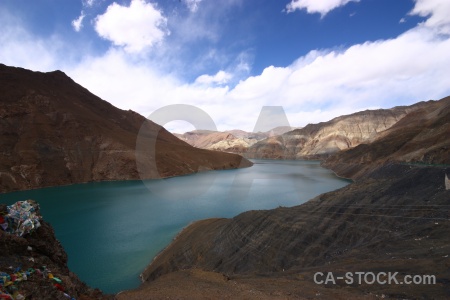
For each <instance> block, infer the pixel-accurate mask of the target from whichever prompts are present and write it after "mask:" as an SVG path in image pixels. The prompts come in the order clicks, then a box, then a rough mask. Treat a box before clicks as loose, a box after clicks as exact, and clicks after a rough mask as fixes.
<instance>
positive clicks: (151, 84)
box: [0, 0, 450, 132]
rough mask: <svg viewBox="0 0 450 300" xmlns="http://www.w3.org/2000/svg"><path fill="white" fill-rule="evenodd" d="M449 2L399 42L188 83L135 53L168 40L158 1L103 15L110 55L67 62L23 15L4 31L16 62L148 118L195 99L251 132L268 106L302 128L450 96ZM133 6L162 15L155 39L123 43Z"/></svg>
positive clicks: (433, 2)
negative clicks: (54, 72)
mask: <svg viewBox="0 0 450 300" xmlns="http://www.w3.org/2000/svg"><path fill="white" fill-rule="evenodd" d="M447 3H448V2H446V0H441V1H437V0H417V1H416V3H415V6H414V8H413V10H412V11H411V12H410V13H409V14H411V15H420V16H426V17H427V19H426V20H425V21H424V22H423V23H420V24H418V25H417V26H416V27H414V28H413V29H411V30H408V31H406V32H404V33H403V34H400V35H399V36H397V37H395V38H392V39H388V40H378V41H373V42H365V43H361V44H355V45H353V46H350V47H348V48H346V49H342V50H330V49H322V50H312V51H310V52H309V53H308V54H307V55H304V56H301V57H299V58H298V59H297V60H296V61H294V62H292V64H290V65H289V66H286V67H275V66H268V67H267V68H265V69H264V71H263V72H262V73H261V74H257V75H255V76H250V77H248V76H244V77H242V74H238V71H237V70H238V69H239V68H236V70H217V72H216V73H214V72H213V73H210V74H203V75H201V76H198V77H197V78H196V79H194V80H193V81H192V82H187V81H185V80H182V79H180V77H179V76H178V75H177V74H174V73H166V72H163V71H162V70H161V69H160V68H158V64H157V63H158V62H157V61H155V60H153V59H151V58H145V57H144V58H143V57H141V56H136V55H134V54H135V52H134V51H132V50H136V51H138V50H141V49H145V47H151V45H154V43H156V42H161V43H163V42H164V35H165V33H164V31H163V30H162V29H160V28H159V27H158V26H156V25H155V24H157V23H158V22H157V21H158V20H162V21H163V23H164V22H165V20H166V19H165V17H164V16H163V14H162V13H161V11H159V10H158V9H157V7H155V6H153V5H152V4H147V3H145V2H143V1H136V0H135V1H133V2H132V4H131V5H130V6H129V7H125V6H119V5H117V4H116V5H115V6H112V7H113V9H114V10H116V9H117V11H114V10H113V13H111V9H112V8H111V6H110V8H108V10H107V11H106V13H105V14H103V15H102V16H105V15H106V16H108V18H110V19H108V18H107V19H106V20H107V21H105V23H104V24H107V25H108V26H106V28H109V30H110V34H111V36H110V39H111V42H112V43H113V44H114V45H117V44H119V45H121V46H112V47H111V48H110V49H109V50H108V51H107V52H106V53H104V54H100V55H94V54H90V55H89V54H87V55H85V56H84V57H83V59H82V60H81V61H79V62H77V63H72V64H68V65H67V64H65V65H62V64H61V62H62V61H64V60H63V57H64V56H63V55H62V54H61V51H58V50H57V47H56V48H55V47H53V48H51V47H50V45H52V44H51V43H52V42H53V40H54V39H57V37H53V38H52V40H41V39H39V38H36V37H35V36H33V35H32V34H30V33H29V32H27V31H26V30H25V29H23V26H21V24H20V22H18V21H17V20H16V21H12V20H9V21H8V20H7V19H5V18H0V25H1V26H2V28H4V34H3V35H1V36H0V59H1V61H2V62H3V63H6V64H9V65H14V66H22V67H27V68H31V69H37V70H49V69H63V70H64V71H65V72H66V73H67V74H68V75H69V76H71V77H72V78H73V79H74V80H75V81H77V82H78V83H80V84H81V85H83V86H85V87H86V88H88V89H89V90H90V91H91V92H93V93H95V94H97V95H98V96H100V97H101V98H103V99H105V100H107V101H109V102H111V103H112V104H114V105H116V106H118V107H120V108H122V109H132V110H135V111H137V112H139V113H141V114H143V115H146V116H147V115H149V114H150V113H152V112H153V111H155V110H156V109H158V108H161V107H162V106H164V105H169V104H180V103H182V104H190V105H195V106H197V107H199V108H201V109H203V110H205V111H206V112H207V113H209V114H210V115H211V117H212V118H213V120H214V121H215V122H216V124H217V127H218V129H219V130H227V129H234V128H240V129H244V130H248V131H251V130H253V128H254V125H255V123H256V120H257V118H258V115H259V112H260V110H261V107H262V106H266V105H281V106H283V107H284V109H285V111H286V113H287V116H288V118H289V121H290V123H291V125H292V126H304V125H306V124H307V123H317V122H321V121H326V120H329V119H331V118H333V117H336V116H339V115H342V114H346V113H352V112H355V111H358V110H363V109H367V108H379V107H385V108H388V107H392V106H394V105H407V104H412V103H414V102H416V101H421V100H427V99H439V98H441V97H444V96H448V95H450V82H449V80H448V70H449V67H448V66H450V35H449V34H446V32H447V33H448V31H447V30H448V28H449V26H450V14H444V13H443V12H442V10H446V11H449V10H448V9H447V7H448V4H447ZM133 5H138V6H139V7H140V8H141V10H142V9H143V10H147V12H142V11H140V12H139V13H138V14H141V13H142V14H145V13H148V14H149V15H150V16H152V17H151V20H152V22H150V23H148V25H149V26H150V27H151V28H152V30H162V31H161V32H162V33H159V35H158V34H157V35H151V36H152V38H151V42H145V41H147V40H146V39H144V40H143V41H142V40H140V39H139V38H137V37H134V38H130V40H125V41H122V40H121V39H122V38H124V35H125V32H126V31H125V30H122V29H121V28H120V26H117V24H120V22H121V21H117V20H118V19H119V16H118V15H116V13H117V12H126V13H128V14H129V15H131V14H133V13H135V12H136V11H135V10H134V9H135V7H133ZM136 13H137V12H136ZM111 16H114V17H111ZM124 16H125V13H124V15H121V16H120V18H122V17H124ZM124 18H125V20H126V18H127V17H124ZM137 19H139V18H137ZM122 20H123V19H122ZM133 22H134V21H133ZM138 23H139V24H140V22H138ZM133 24H137V23H133ZM136 26H137V25H136ZM111 28H114V29H117V28H118V29H117V30H118V31H117V32H119V33H121V34H118V33H117V32H115V33H112V31H111ZM155 28H156V29H155ZM148 32H153V31H145V33H148ZM99 34H100V32H99ZM116 34H118V35H117V36H116ZM122 34H123V36H122ZM155 36H156V37H155ZM136 40H137V41H136ZM120 41H122V42H120ZM21 49H22V50H21ZM25 49H35V50H36V51H33V52H30V51H26V50H25ZM49 49H52V50H51V51H50V50H49ZM243 65H245V63H243ZM245 67H246V68H248V66H245ZM211 74H212V75H211ZM232 81H233V82H235V84H231V83H230V82H232ZM171 126H172V127H171ZM168 128H169V129H171V130H173V131H177V132H182V131H184V130H183V127H181V126H180V125H173V124H172V125H170V124H169V125H168Z"/></svg>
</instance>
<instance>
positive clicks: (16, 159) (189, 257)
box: [0, 65, 450, 299]
mask: <svg viewBox="0 0 450 300" xmlns="http://www.w3.org/2000/svg"><path fill="white" fill-rule="evenodd" d="M0 81H1V83H2V84H1V85H0V91H1V94H0V100H1V102H0V104H1V106H0V116H1V119H0V126H1V127H0V129H1V132H2V137H3V138H2V140H1V142H0V145H1V147H2V152H1V153H0V167H1V169H0V172H1V173H0V187H1V192H7V191H12V190H23V189H30V188H38V187H43V186H52V185H53V186H54V185H62V184H69V183H76V182H86V181H97V180H122V179H136V178H139V170H138V168H137V166H136V151H135V148H136V140H137V139H138V134H139V132H140V130H141V128H142V125H143V124H144V123H145V119H144V118H143V117H142V116H140V115H138V114H137V113H134V112H131V111H123V110H119V109H117V108H115V107H113V106H112V105H110V104H108V103H107V102H105V101H103V100H101V99H99V98H97V97H96V96H94V95H92V94H91V93H89V91H87V90H86V89H84V88H83V87H81V86H79V85H77V84H76V83H75V82H73V81H72V80H71V79H70V78H69V77H67V76H66V75H65V74H64V73H62V72H59V71H56V72H51V73H37V72H31V71H27V70H24V69H17V68H11V67H6V66H4V65H0ZM144 128H146V129H148V130H147V131H144V134H143V137H142V136H141V138H143V140H144V141H152V140H153V141H155V147H156V148H155V149H156V154H155V157H151V159H148V160H147V161H146V163H152V159H155V160H154V161H156V164H157V168H156V169H157V174H155V173H152V172H150V173H148V174H147V175H148V176H146V178H155V177H158V176H159V177H166V176H174V175H181V174H187V173H192V172H197V171H201V170H207V169H226V168H235V167H244V166H250V165H251V163H250V162H249V161H247V160H246V159H242V158H241V157H240V156H239V155H236V154H229V153H223V152H219V151H209V150H202V149H198V148H195V147H193V146H191V145H188V144H187V143H186V142H184V141H181V140H179V139H178V138H176V137H174V136H173V135H172V134H170V133H168V132H167V131H165V130H164V129H162V128H161V127H160V126H159V125H156V124H154V123H151V122H147V123H145V124H144ZM141 133H142V131H141ZM214 134H215V135H216V137H218V135H217V134H216V133H214ZM227 134H231V133H227ZM235 134H236V135H237V134H238V133H235ZM449 134H450V97H447V98H444V99H441V100H439V101H427V102H420V103H418V104H415V105H412V106H409V107H398V108H393V109H390V110H377V111H365V112H360V113H355V114H352V115H349V116H343V117H339V118H336V119H333V120H331V121H329V122H324V123H320V124H316V125H308V126H306V127H304V128H302V129H297V130H294V131H291V132H287V133H284V134H282V135H279V136H276V137H269V138H268V139H266V140H261V141H259V142H257V143H255V144H254V145H253V146H250V148H249V149H250V150H249V151H250V152H247V153H251V151H252V150H251V149H252V148H253V147H256V148H254V149H257V150H255V152H254V153H257V154H258V153H259V154H263V155H262V157H272V158H301V157H304V156H305V157H320V158H321V159H322V164H323V166H325V167H327V168H330V169H331V170H333V171H334V172H336V174H337V175H339V176H343V177H346V178H351V179H353V180H354V182H353V183H351V184H349V185H347V186H346V187H344V188H341V189H339V190H336V191H333V192H329V193H325V194H322V195H319V196H317V197H316V198H314V199H311V200H310V201H308V202H307V203H305V204H303V205H300V206H295V207H290V208H286V207H279V208H277V209H273V210H265V211H248V212H245V213H242V214H240V215H238V216H236V217H234V218H232V219H208V220H201V221H198V222H195V223H194V224H192V225H190V226H188V227H187V228H186V229H184V230H183V231H182V232H181V233H180V234H179V235H178V236H177V238H176V239H175V240H174V241H173V243H172V244H171V245H169V246H168V247H167V248H166V249H165V250H164V251H163V252H162V253H160V254H159V255H158V256H157V257H156V258H155V259H154V260H153V261H152V262H151V263H150V262H149V263H150V264H149V265H148V266H147V268H146V269H145V271H144V272H143V273H142V280H143V283H142V285H141V286H140V287H139V288H138V289H136V290H131V291H123V292H121V293H119V294H118V295H115V296H109V295H103V294H102V293H101V292H100V291H98V290H92V289H91V288H89V287H87V286H86V285H85V284H84V283H82V282H81V281H80V280H79V279H78V278H77V276H76V275H75V274H73V273H71V272H70V270H69V269H68V268H67V255H66V253H65V252H64V249H63V248H62V247H61V245H60V244H59V242H58V241H57V240H56V239H55V237H54V233H53V229H52V228H51V227H50V225H49V224H47V223H46V222H45V220H42V222H41V224H42V226H41V227H40V228H37V229H36V230H35V231H34V232H32V233H31V234H28V235H25V236H24V237H19V236H16V235H13V234H9V233H4V232H3V231H0V240H1V243H0V269H1V270H8V271H10V270H13V269H15V268H18V267H19V266H20V267H21V268H22V269H28V268H38V267H42V266H43V265H46V267H47V268H49V269H51V271H52V273H54V274H55V275H57V276H58V278H60V279H62V281H63V282H64V284H65V285H64V286H65V291H66V292H67V294H70V295H72V296H75V297H76V299H109V298H112V297H115V298H116V299H312V298H322V299H380V298H384V299H448V298H450V271H449V270H450V259H449V254H450V253H449V252H450V235H449V233H450V215H449V206H450V204H449V202H448V200H449V199H450V183H449V182H448V181H447V183H446V181H445V180H446V178H448V177H450V151H449V150H450V139H449V138H448V137H449V136H450V135H449ZM197 140H198V139H197ZM206 140H208V139H206ZM209 141H211V140H209ZM270 141H274V142H273V143H272V142H270ZM138 150H139V149H138ZM286 153H287V154H289V155H286ZM150 154H151V153H150ZM259 154H258V155H259ZM266 154H267V155H266ZM138 155H139V151H138ZM257 157H260V156H257ZM144 174H145V173H144ZM153 176H155V177H153ZM0 213H1V215H2V216H3V215H5V214H6V208H5V206H4V205H1V206H0ZM28 247H31V248H28ZM30 249H31V250H30ZM143 267H144V266H143ZM316 272H322V273H327V272H333V273H334V274H335V276H343V275H344V274H345V273H347V272H353V273H354V272H374V273H377V272H386V273H387V272H392V273H395V272H398V276H397V279H398V280H399V281H403V280H404V276H405V275H433V276H435V278H436V283H435V284H431V285H426V284H418V285H407V284H386V285H383V284H365V283H363V284H357V283H355V282H354V283H352V284H347V283H345V282H343V281H339V280H338V281H337V282H336V284H332V283H328V284H323V285H321V284H316V283H314V274H316ZM35 275H36V274H34V275H33V276H31V277H30V278H29V280H27V281H24V282H23V285H22V286H21V289H22V291H23V292H24V293H26V294H27V296H32V295H33V299H35V298H36V299H64V297H65V296H64V295H63V294H62V293H61V292H60V291H58V290H57V289H55V286H52V283H51V282H50V281H49V280H48V278H44V277H42V276H35Z"/></svg>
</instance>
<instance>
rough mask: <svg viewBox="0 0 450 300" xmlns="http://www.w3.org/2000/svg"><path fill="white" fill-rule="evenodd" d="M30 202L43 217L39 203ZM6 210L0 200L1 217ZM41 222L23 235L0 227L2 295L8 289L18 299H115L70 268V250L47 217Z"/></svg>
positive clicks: (7, 291) (0, 287)
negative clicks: (96, 288)
mask: <svg viewBox="0 0 450 300" xmlns="http://www.w3.org/2000/svg"><path fill="white" fill-rule="evenodd" d="M29 203H31V204H32V205H33V207H34V208H35V209H36V215H37V216H38V217H39V218H41V216H40V213H39V206H38V205H37V203H35V202H34V201H31V202H29ZM6 214H7V210H6V206H5V205H3V204H0V218H1V219H2V220H3V216H4V215H6ZM39 222H40V225H41V226H40V227H39V228H37V229H36V230H33V231H32V232H30V233H27V234H24V235H23V236H17V235H15V234H13V233H9V232H6V231H3V230H2V229H1V228H0V272H1V276H0V277H1V279H0V281H1V284H0V290H1V293H0V296H4V295H5V294H4V293H8V294H9V295H13V296H14V297H16V298H15V299H43V300H44V299H52V300H53V299H67V298H69V299H79V300H83V299H84V300H90V299H91V300H94V299H113V298H114V297H113V296H112V295H111V296H108V295H103V294H102V293H101V291H99V290H94V289H91V288H89V287H88V286H87V285H86V284H85V283H83V282H82V281H81V280H80V279H79V278H78V277H77V276H76V275H75V274H74V273H72V272H70V270H69V268H68V267H67V254H66V252H65V251H64V249H63V248H62V246H61V244H60V243H59V241H58V240H56V238H55V235H54V231H53V228H52V227H51V226H50V225H49V224H48V223H47V222H46V221H45V220H42V219H40V220H39ZM1 223H3V221H1ZM49 274H50V275H49ZM24 275H25V276H24ZM53 277H54V278H56V279H52V278H53ZM19 295H21V296H23V297H25V298H20V296H19ZM68 296H69V297H68ZM5 297H7V296H5ZM0 298H1V299H11V298H3V297H0Z"/></svg>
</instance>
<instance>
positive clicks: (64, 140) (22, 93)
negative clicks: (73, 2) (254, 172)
mask: <svg viewBox="0 0 450 300" xmlns="http://www.w3.org/2000/svg"><path fill="white" fill-rule="evenodd" d="M143 125H144V127H143V128H144V129H146V130H143V131H141V133H142V136H143V138H144V139H147V140H148V141H151V140H152V139H156V143H155V145H154V146H155V148H156V151H153V152H155V153H156V154H155V153H153V154H154V156H155V157H151V159H150V160H149V161H150V163H153V165H155V161H156V167H157V171H158V172H156V173H155V172H148V173H144V175H145V176H144V177H146V178H158V177H167V176H174V175H182V174H188V173H193V172H197V171H198V170H207V169H227V168H236V167H240V166H241V167H242V166H250V165H251V163H250V162H249V161H247V160H245V159H243V160H242V158H241V157H240V156H238V155H233V154H228V153H220V152H216V151H206V150H201V149H197V148H194V147H192V146H190V145H188V144H187V143H185V142H182V141H181V140H179V139H178V138H176V137H175V136H173V135H172V134H170V133H169V132H167V131H166V130H165V129H164V128H162V127H160V126H159V125H157V124H154V123H152V122H150V121H146V119H145V118H144V117H142V116H141V115H139V114H137V113H135V112H133V111H124V110H120V109H118V108H116V107H114V106H112V105H111V104H109V103H108V102H106V101H104V100H102V99H100V98H98V97H97V96H95V95H93V94H92V93H90V92H89V91H88V90H86V89H85V88H83V87H82V86H80V85H78V84H77V83H75V82H74V81H73V80H72V79H70V78H69V77H68V76H66V75H65V74H64V73H63V72H61V71H55V72H50V73H40V72H32V71H29V70H25V69H21V68H13V67H8V66H5V65H1V64H0V133H1V137H2V138H1V139H0V149H1V150H0V151H1V152H0V191H1V192H8V191H13V190H22V189H31V188H39V187H44V186H54V185H62V184H70V183H79V182H87V181H99V180H125V179H139V178H140V177H142V176H140V174H139V172H138V169H137V167H136V153H135V151H136V140H137V137H138V133H139V130H140V129H141V127H142V126H143Z"/></svg>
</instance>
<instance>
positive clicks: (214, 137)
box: [175, 126, 291, 154]
mask: <svg viewBox="0 0 450 300" xmlns="http://www.w3.org/2000/svg"><path fill="white" fill-rule="evenodd" d="M289 130H291V128H290V127H286V126H281V127H276V128H274V129H272V130H270V131H267V132H247V131H243V130H238V129H235V130H227V131H223V132H218V131H208V130H194V131H189V132H186V133H183V134H175V136H177V137H178V138H179V139H181V140H183V141H185V142H187V143H189V144H190V145H192V146H194V147H197V148H201V149H209V150H218V151H225V152H232V153H239V154H241V153H244V152H246V150H247V148H249V147H250V146H252V145H254V144H255V143H257V142H258V141H261V140H263V139H266V138H268V137H270V136H274V135H279V134H283V133H285V132H287V131H289Z"/></svg>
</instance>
